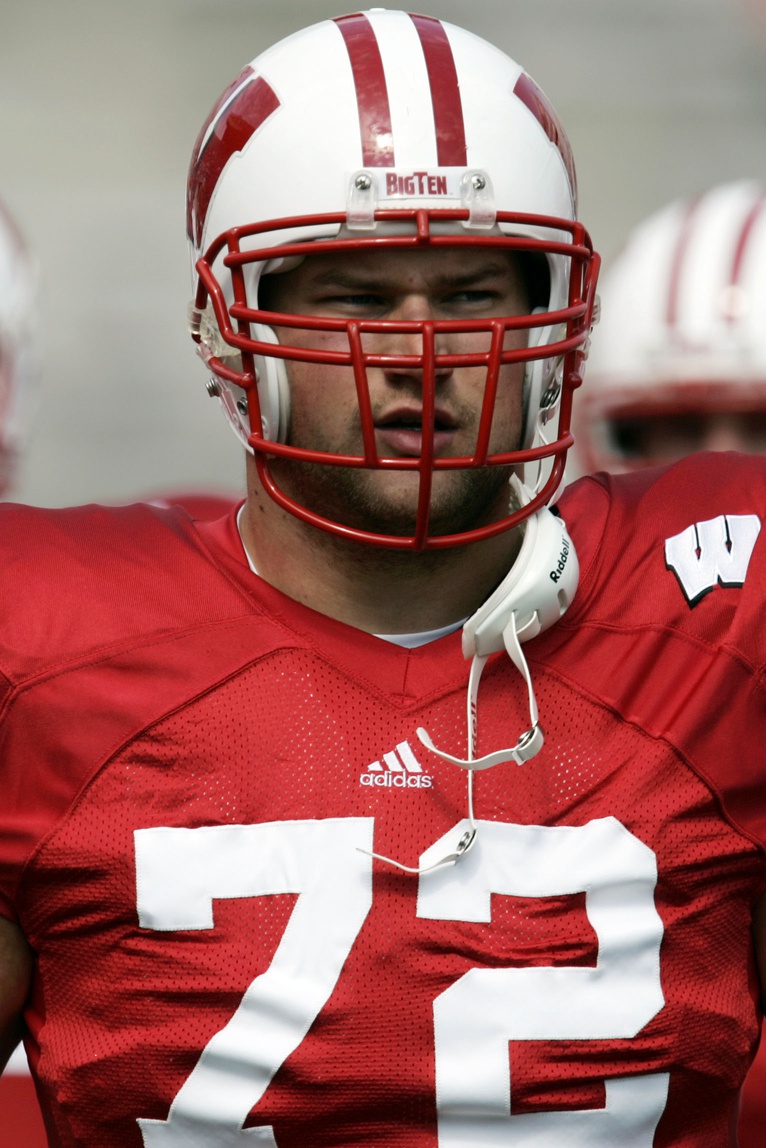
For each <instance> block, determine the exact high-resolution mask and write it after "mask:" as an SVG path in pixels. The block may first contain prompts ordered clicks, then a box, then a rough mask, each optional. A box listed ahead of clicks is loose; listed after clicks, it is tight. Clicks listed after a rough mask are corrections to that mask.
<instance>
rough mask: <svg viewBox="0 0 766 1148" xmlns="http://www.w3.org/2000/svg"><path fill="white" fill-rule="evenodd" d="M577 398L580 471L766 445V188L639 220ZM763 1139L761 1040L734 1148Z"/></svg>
mask: <svg viewBox="0 0 766 1148" xmlns="http://www.w3.org/2000/svg"><path fill="white" fill-rule="evenodd" d="M600 294H601V321H600V323H599V325H598V327H597V328H596V329H595V332H594V335H593V344H592V349H591V353H590V356H589V359H588V375H587V384H586V386H585V387H584V388H583V392H582V394H581V395H580V396H579V398H580V403H579V420H578V423H577V426H576V452H577V454H576V462H575V466H576V467H578V469H579V473H585V472H586V471H595V470H607V471H612V472H624V471H628V470H634V469H638V468H639V467H645V466H651V465H654V464H662V463H668V462H673V461H675V460H676V459H679V458H682V457H683V456H684V455H687V454H691V453H692V452H693V451H698V450H736V451H743V452H745V453H759V454H762V453H766V186H764V185H763V184H759V183H757V182H755V181H752V180H739V181H737V182H734V183H725V184H721V185H719V186H717V187H714V188H712V189H710V190H709V191H707V192H705V193H704V194H702V195H699V196H697V197H695V198H693V199H679V200H676V201H674V202H673V203H670V204H669V205H667V206H666V207H664V208H662V209H661V210H660V211H658V212H656V213H654V214H653V215H651V216H649V218H647V219H646V220H644V221H643V222H642V223H640V224H639V225H638V226H637V227H636V228H635V229H634V231H633V232H632V233H631V234H630V236H629V237H628V240H627V242H626V244H625V246H624V248H623V249H622V251H621V252H620V254H619V255H618V256H617V257H616V259H615V260H614V261H613V262H612V264H611V266H609V267H607V268H606V270H605V272H604V274H603V275H602V279H601V289H600ZM765 1143H766V1047H764V1046H763V1045H762V1047H761V1050H760V1052H759V1054H758V1057H757V1058H756V1060H755V1062H754V1064H753V1067H752V1068H751V1070H750V1073H749V1075H748V1077H747V1080H746V1082H745V1086H744V1088H743V1091H742V1110H741V1115H740V1124H739V1144H740V1148H763V1145H764V1144H765Z"/></svg>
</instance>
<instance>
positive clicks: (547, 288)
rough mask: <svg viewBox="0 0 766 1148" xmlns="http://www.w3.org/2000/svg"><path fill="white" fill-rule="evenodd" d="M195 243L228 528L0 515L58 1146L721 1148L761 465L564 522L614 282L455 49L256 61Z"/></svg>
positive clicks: (534, 147) (749, 732) (749, 726)
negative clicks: (218, 404)
mask: <svg viewBox="0 0 766 1148" xmlns="http://www.w3.org/2000/svg"><path fill="white" fill-rule="evenodd" d="M188 228H189V236H190V240H191V243H192V249H193V253H194V257H195V294H194V300H193V303H192V306H191V308H190V313H189V317H190V325H191V331H192V337H193V339H194V341H195V343H196V346H197V348H198V350H199V352H200V354H201V356H202V358H203V360H204V362H205V365H206V368H207V371H208V374H209V379H208V389H209V391H210V393H211V394H212V395H214V396H217V397H218V398H220V400H221V401H222V403H223V405H224V408H225V410H226V413H227V415H228V417H229V418H230V419H231V421H232V423H233V425H234V426H235V428H236V429H237V432H238V434H239V435H240V436H241V439H242V442H243V444H244V445H245V446H246V448H247V472H248V492H247V499H246V501H245V503H244V504H243V505H242V506H241V507H239V508H237V509H236V510H234V511H232V513H231V514H229V515H228V516H226V517H224V518H223V519H221V520H219V521H215V522H206V523H205V522H201V523H196V524H195V523H192V522H190V520H189V519H188V517H187V516H185V515H183V513H182V512H181V511H180V510H175V509H173V508H170V509H162V508H157V507H146V506H140V507H128V508H120V509H106V508H85V509H79V510H70V511H35V510H32V509H29V508H12V507H8V508H5V509H4V510H3V512H2V514H1V515H0V538H1V539H2V542H3V544H4V545H5V547H6V551H5V554H4V560H3V562H2V564H0V570H2V571H3V575H2V576H3V577H4V578H5V579H6V586H5V587H4V588H3V592H2V593H0V611H1V614H0V683H2V686H1V688H2V702H1V703H0V704H1V705H2V708H1V709H0V716H1V717H2V733H1V736H0V754H1V756H0V769H1V770H2V782H3V794H4V802H3V807H2V813H1V814H0V906H2V914H3V917H2V919H3V925H2V932H1V933H0V945H2V949H1V950H0V952H2V954H3V955H2V961H1V963H0V968H1V969H2V981H3V992H2V996H1V997H0V999H2V1001H3V1029H2V1031H3V1033H4V1039H5V1045H6V1047H11V1046H12V1045H13V1043H14V1041H15V1040H16V1039H17V1038H18V1036H19V1035H20V1034H22V1035H23V1038H24V1041H25V1043H26V1047H27V1050H28V1052H29V1055H30V1059H31V1061H32V1064H33V1066H34V1071H35V1073H36V1076H37V1079H38V1082H39V1087H40V1091H41V1095H42V1096H43V1103H44V1106H45V1109H46V1119H47V1123H48V1127H49V1129H50V1133H49V1135H50V1136H51V1139H52V1141H53V1142H54V1143H56V1144H58V1145H60V1146H63V1148H74V1146H75V1145H93V1146H96V1145H98V1148H118V1146H119V1148H123V1146H128V1145H135V1146H136V1148H141V1146H143V1148H158V1146H159V1148H169V1146H170V1145H174V1146H181V1145H183V1146H184V1148H203V1146H205V1148H208V1146H210V1145H216V1146H221V1148H226V1146H229V1145H231V1146H232V1148H233V1146H234V1145H235V1144H237V1145H239V1144H244V1143H250V1142H252V1143H258V1144H269V1145H272V1146H274V1145H276V1146H278V1148H298V1146H300V1148H304V1146H305V1145H306V1144H311V1145H312V1146H315V1148H330V1146H332V1148H337V1146H339V1145H341V1144H353V1145H359V1146H362V1145H363V1146H365V1148H412V1146H413V1145H417V1146H418V1148H469V1146H470V1148H482V1146H487V1148H489V1146H490V1145H498V1144H501V1143H513V1144H516V1145H520V1146H522V1148H525V1146H530V1148H531V1145H533V1144H537V1145H540V1144H546V1145H556V1146H557V1148H574V1146H575V1145H580V1146H581V1145H586V1144H587V1145H589V1146H590V1145H598V1144H603V1145H614V1144H621V1143H626V1144H633V1145H635V1146H636V1148H639V1146H642V1148H649V1146H650V1145H652V1146H654V1148H669V1146H670V1145H672V1146H673V1148H713V1146H715V1148H720V1146H722V1145H724V1144H729V1143H732V1144H733V1143H734V1141H733V1139H732V1131H731V1130H732V1127H733V1120H734V1114H735V1110H736V1103H737V1094H738V1090H739V1087H740V1085H741V1082H742V1079H743V1077H744V1074H745V1071H746V1069H747V1066H748V1064H749V1063H750V1060H751V1058H752V1054H753V1048H754V1044H755V1040H756V1036H757V1029H758V1009H757V995H758V994H757V987H756V985H757V976H756V960H755V951H754V944H753V929H755V936H756V938H757V940H758V943H759V945H760V946H761V947H763V942H762V940H761V936H762V934H763V932H764V928H763V924H762V921H761V916H762V914H761V913H760V912H759V909H758V903H759V901H760V898H761V895H762V893H763V890H764V886H765V885H766V864H765V863H764V855H763V849H764V844H765V843H766V816H764V814H763V810H764V808H766V806H765V805H764V796H765V794H764V790H765V789H766V779H764V771H763V770H762V768H761V767H760V759H759V754H760V750H759V747H760V745H761V744H762V742H763V740H764V736H766V728H764V726H765V725H766V719H765V717H764V710H763V705H762V682H763V666H764V658H765V657H766V649H765V648H764V645H765V641H766V640H764V638H763V637H762V630H763V627H762V626H761V625H760V620H761V617H762V612H763V606H762V598H763V581H764V580H763V571H764V560H765V559H764V555H763V545H762V543H760V542H759V534H760V525H761V519H760V515H761V513H762V507H763V505H764V496H765V495H766V465H764V464H763V463H760V462H759V461H758V460H755V459H742V458H739V457H738V456H736V457H734V458H732V459H728V458H727V459H723V458H722V456H716V455H709V456H705V457H704V458H701V459H698V460H693V461H689V462H687V463H681V464H679V465H678V466H677V467H676V468H673V469H670V470H667V471H665V472H662V473H659V474H651V475H650V476H649V477H647V479H646V480H645V481H644V479H643V478H641V477H638V478H636V477H635V476H630V478H629V479H628V480H627V481H620V480H619V479H610V478H599V479H590V478H588V479H584V480H583V481H582V482H581V483H580V484H578V485H577V486H575V487H572V488H570V489H569V490H567V491H566V492H565V493H564V496H563V497H562V498H561V500H560V502H559V504H558V505H557V506H556V507H555V509H551V508H550V506H549V504H550V503H552V500H553V498H554V496H555V493H556V490H557V487H558V486H559V484H560V480H561V476H562V471H563V466H564V461H565V455H566V451H567V449H568V447H569V445H570V444H571V442H572V436H571V434H570V431H569V426H570V415H571V402H572V396H573V392H574V391H575V390H576V388H577V387H578V385H579V384H580V382H581V379H582V371H583V358H584V354H585V349H586V346H587V341H588V337H589V331H590V328H591V325H592V321H593V314H594V304H595V287H596V276H597V269H598V258H597V256H596V255H595V254H594V252H593V248H592V245H591V242H590V238H589V236H588V233H587V231H586V230H585V228H584V227H583V225H582V224H581V223H580V222H579V221H578V220H577V216H576V185H575V175H574V164H573V160H572V154H571V150H570V147H569V144H568V142H567V138H566V134H565V132H564V129H563V127H562V126H561V124H560V122H559V120H558V117H557V115H556V113H555V111H554V110H553V108H552V107H551V105H550V103H549V102H548V101H547V99H546V98H545V96H544V95H543V93H542V91H541V90H540V89H539V88H538V87H537V85H536V84H535V83H534V81H533V80H532V79H531V78H530V77H529V76H528V75H527V74H526V73H525V72H524V70H523V69H522V68H521V67H520V66H519V65H518V64H517V63H515V62H514V61H513V60H512V59H510V58H509V57H507V56H506V55H504V54H503V53H501V52H500V51H498V50H497V49H496V48H494V47H493V46H492V45H489V44H487V43H486V42H484V41H482V40H480V39H478V38H477V37H475V36H473V35H471V34H470V33H469V32H466V31H464V30H462V29H460V28H457V27H454V26H452V25H449V24H446V23H444V22H442V21H440V20H437V19H434V18H432V17H425V16H413V15H408V14H406V13H404V12H397V11H387V10H382V9H375V10H372V11H369V12H365V13H357V14H354V15H348V16H341V17H338V18H337V19H335V20H327V21H324V22H322V23H320V24H318V25H315V26H313V27H311V28H308V29H305V30H304V31H302V32H299V33H297V34H295V35H294V36H291V37H289V38H288V39H287V40H284V41H282V42H281V43H279V44H277V45H275V46H274V47H273V48H271V49H270V50H268V51H267V52H265V53H264V54H263V55H262V56H260V57H258V58H257V59H256V60H254V61H253V62H252V63H251V64H250V65H249V66H248V67H246V68H245V69H244V71H242V72H241V73H240V74H239V76H238V77H237V78H236V79H235V80H234V81H233V83H232V84H231V85H230V87H229V88H228V89H227V90H226V92H225V93H224V94H223V96H222V97H221V98H220V100H219V101H218V102H217V104H216V105H215V107H214V109H213V111H212V113H211V115H210V117H209V118H208V120H207V122H206V123H205V125H204V126H203V129H202V131H201V133H200V136H199V139H198V141H197V144H196V146H195V149H194V154H193V158H192V164H191V169H190V176H189V197H188ZM554 416H558V417H557V418H554ZM551 426H556V428H557V429H556V431H555V432H552V431H551ZM578 584H579V585H578Z"/></svg>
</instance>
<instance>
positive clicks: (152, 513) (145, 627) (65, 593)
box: [0, 503, 242, 673]
mask: <svg viewBox="0 0 766 1148" xmlns="http://www.w3.org/2000/svg"><path fill="white" fill-rule="evenodd" d="M237 607H238V608H239V610H240V612H241V611H242V602H241V597H238V596H237V594H236V592H235V591H234V590H233V588H232V587H231V585H230V583H229V582H228V581H227V580H226V579H225V578H223V577H222V575H221V571H220V569H219V568H218V566H217V565H216V563H215V561H214V560H213V559H212V558H211V555H210V553H209V551H208V550H207V548H206V547H205V546H204V544H203V543H202V541H201V539H200V536H199V533H198V531H197V530H196V529H195V526H194V523H193V522H192V520H191V519H190V517H189V515H188V514H187V513H186V512H185V511H184V510H183V509H182V508H180V507H175V506H173V507H167V508H162V507H156V506H150V505H147V504H143V503H136V504H133V505H130V506H120V507H108V506H100V505H90V506H81V507H68V508H65V509H46V508H39V507H31V506H23V505H18V504H12V503H3V504H0V672H6V673H7V672H8V671H7V669H6V667H7V666H8V665H10V666H15V667H16V668H17V669H18V670H19V671H20V672H21V670H22V668H23V667H26V668H27V670H28V671H29V672H34V669H35V666H36V665H37V666H41V665H42V664H43V662H47V663H48V664H50V663H51V662H55V660H56V659H57V658H59V659H61V660H63V661H66V660H67V659H68V658H69V657H70V656H75V655H76V653H77V652H78V651H84V650H87V649H96V648H102V649H103V648H105V647H107V646H109V645H110V644H119V643H120V642H122V641H124V640H126V639H130V638H131V637H133V638H135V637H136V636H139V635H141V634H142V633H144V634H150V633H157V632H160V631H165V632H167V631H169V630H173V629H181V628H183V627H185V626H189V625H192V624H198V623H199V622H200V620H201V621H202V622H204V621H210V620H215V619H216V618H221V617H224V616H226V615H227V612H229V613H230V612H232V611H235V610H236V609H237Z"/></svg>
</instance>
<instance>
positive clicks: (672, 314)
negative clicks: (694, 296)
mask: <svg viewBox="0 0 766 1148" xmlns="http://www.w3.org/2000/svg"><path fill="white" fill-rule="evenodd" d="M700 202H701V196H697V197H696V198H695V199H692V200H691V201H690V203H689V205H688V207H687V209H686V216H685V218H684V220H683V222H682V224H681V230H680V231H679V233H678V239H677V241H676V248H675V251H674V252H673V260H672V263H671V265H670V280H669V283H668V303H667V309H666V311H665V322H666V323H667V325H668V326H669V327H675V326H676V324H677V323H678V301H679V296H680V287H681V272H682V270H683V265H684V260H685V259H686V252H687V250H688V248H689V242H690V240H691V234H692V228H693V226H694V217H695V215H696V214H697V209H698V208H699V205H700Z"/></svg>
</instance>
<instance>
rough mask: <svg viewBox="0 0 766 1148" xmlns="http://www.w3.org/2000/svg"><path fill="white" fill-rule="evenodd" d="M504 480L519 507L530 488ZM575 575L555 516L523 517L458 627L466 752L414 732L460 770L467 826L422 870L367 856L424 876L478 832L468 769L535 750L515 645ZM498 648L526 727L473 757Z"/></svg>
mask: <svg viewBox="0 0 766 1148" xmlns="http://www.w3.org/2000/svg"><path fill="white" fill-rule="evenodd" d="M511 482H512V485H513V486H514V489H515V494H516V496H517V498H518V499H519V502H520V504H521V505H522V506H523V505H525V504H526V503H528V502H529V500H530V498H531V493H530V491H529V490H528V489H527V488H526V487H525V486H524V485H523V484H522V483H521V482H520V481H519V480H518V479H516V478H513V479H512V480H511ZM579 574H580V571H579V565H578V562H577V554H576V552H575V548H574V545H573V543H572V540H571V539H570V537H569V535H568V534H567V530H566V526H565V525H564V522H563V520H562V519H561V518H559V517H558V516H557V515H555V514H554V513H553V512H552V511H551V510H549V509H548V508H547V507H543V508H542V509H541V510H538V511H537V513H536V514H535V515H534V516H533V517H531V518H528V519H527V521H526V523H525V529H524V540H523V542H522V544H521V549H520V550H519V553H518V556H517V558H516V561H515V562H514V564H513V566H512V567H511V570H510V572H509V573H508V574H507V575H506V577H505V578H504V579H503V581H502V582H501V583H500V585H499V586H498V587H497V589H496V590H494V591H493V593H492V594H490V596H489V598H487V600H486V602H484V603H483V604H482V605H481V606H480V607H479V609H478V610H477V611H476V613H475V614H473V615H472V616H471V617H470V618H469V619H468V621H467V622H466V623H465V625H464V626H463V654H464V655H465V657H466V658H471V672H470V675H469V679H468V696H467V729H468V739H467V740H468V757H467V758H462V757H455V756H454V755H453V754H450V753H446V752H445V751H444V750H441V749H437V748H436V746H435V745H434V743H433V740H432V739H431V736H430V735H429V733H428V732H427V731H426V730H425V729H422V728H420V729H418V731H417V735H418V737H419V739H420V741H421V742H422V744H423V745H424V746H425V747H426V748H427V749H429V750H430V751H431V752H432V753H435V754H436V755H437V756H438V757H441V758H443V760H444V761H448V762H450V764H452V765H457V766H460V768H461V769H465V770H466V771H467V783H468V823H469V826H470V828H469V829H468V830H466V831H464V832H463V833H462V835H461V837H460V838H459V840H457V841H456V842H455V845H454V847H453V849H452V851H451V852H449V853H447V854H446V855H445V856H444V857H442V858H441V859H440V860H438V861H435V862H433V863H432V864H430V865H426V866H424V867H422V868H419V867H411V866H408V865H402V864H400V863H399V862H398V861H395V860H393V858H391V857H383V856H382V855H380V854H378V853H373V854H372V856H373V857H376V858H377V859H378V860H380V861H385V862H386V863H388V864H389V865H394V866H395V867H396V868H397V869H401V870H403V871H404V872H405V873H427V872H430V871H431V870H432V869H441V868H443V867H444V866H445V865H454V864H455V862H456V861H458V860H459V859H460V858H461V857H462V856H463V855H464V854H465V853H467V852H468V850H469V849H470V848H471V847H472V845H473V844H474V842H475V841H476V834H477V831H478V826H477V824H476V820H475V818H474V809H473V779H474V774H475V773H476V772H477V771H479V770H483V769H490V768H491V767H492V766H494V765H501V764H502V763H503V762H510V761H513V762H515V763H516V765H524V764H525V763H526V762H528V761H530V759H531V758H533V757H535V755H536V754H538V753H539V752H540V750H541V749H542V747H543V741H544V736H543V731H542V729H541V727H540V725H539V723H538V712H537V701H536V699H535V691H534V688H533V685H532V676H531V674H530V672H529V666H528V664H527V660H526V658H525V657H524V652H523V650H522V642H527V641H529V640H530V639H531V638H535V637H536V636H537V635H538V634H540V633H542V631H543V630H547V629H548V628H549V627H550V626H552V625H553V624H554V623H555V622H557V621H558V620H559V618H560V617H561V616H562V614H564V612H565V611H566V610H567V609H568V607H569V605H570V604H571V602H572V599H573V598H574V595H575V591H576V590H577V583H578V580H579ZM503 649H505V651H506V653H507V654H508V656H509V658H510V659H511V661H512V662H513V664H514V666H516V669H517V670H518V671H519V673H520V674H521V675H522V677H523V678H524V681H525V682H526V686H527V696H528V701H529V728H528V729H526V730H525V731H524V732H523V733H522V734H521V735H520V737H519V739H518V741H517V742H516V744H515V745H514V746H511V747H509V748H507V749H497V750H493V751H492V752H491V753H487V754H483V755H482V756H481V757H476V756H475V747H476V744H477V741H478V713H479V708H478V701H479V683H480V681H481V675H482V671H483V669H484V667H485V665H486V664H487V661H488V659H489V657H490V655H491V654H494V653H498V652H499V651H501V650H503Z"/></svg>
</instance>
